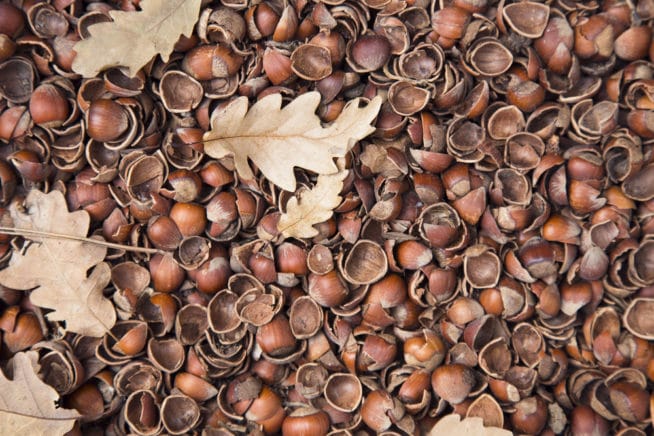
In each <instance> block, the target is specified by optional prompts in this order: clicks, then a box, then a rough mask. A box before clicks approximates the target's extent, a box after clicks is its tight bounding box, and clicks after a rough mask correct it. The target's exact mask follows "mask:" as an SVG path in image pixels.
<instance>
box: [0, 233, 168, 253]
mask: <svg viewBox="0 0 654 436" xmlns="http://www.w3.org/2000/svg"><path fill="white" fill-rule="evenodd" d="M0 233H4V234H6V235H12V236H24V237H28V238H29V237H36V236H39V237H42V238H51V239H68V240H71V241H79V242H84V243H87V244H94V245H101V246H103V247H107V248H114V249H116V250H125V251H132V252H135V253H145V254H166V253H167V252H166V251H164V250H159V249H157V248H144V247H133V246H131V245H122V244H114V243H113V242H107V241H104V240H100V239H92V238H85V237H82V236H73V235H64V234H61V233H51V232H42V231H40V230H30V229H17V228H14V227H0Z"/></svg>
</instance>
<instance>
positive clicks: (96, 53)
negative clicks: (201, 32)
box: [73, 0, 201, 77]
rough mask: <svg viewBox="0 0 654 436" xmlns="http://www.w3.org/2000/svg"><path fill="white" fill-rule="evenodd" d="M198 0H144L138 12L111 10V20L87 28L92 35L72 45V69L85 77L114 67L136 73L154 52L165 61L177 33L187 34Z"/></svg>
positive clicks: (195, 15) (198, 10) (130, 73)
mask: <svg viewBox="0 0 654 436" xmlns="http://www.w3.org/2000/svg"><path fill="white" fill-rule="evenodd" d="M200 3H201V0H143V1H141V2H140V6H141V11H139V12H123V11H110V12H109V14H110V15H111V18H113V20H114V21H113V22H108V23H98V24H94V25H92V26H90V27H89V28H88V30H89V33H90V34H91V36H90V37H89V38H87V39H85V40H83V41H80V42H78V43H77V44H75V47H74V50H75V51H76V52H77V56H76V57H75V60H74V61H73V70H74V71H75V72H76V73H79V74H81V75H83V76H84V77H93V76H96V75H97V74H98V73H99V72H100V71H102V70H104V69H106V68H110V67H115V66H119V65H121V66H125V67H127V68H129V75H130V76H132V77H133V76H135V75H136V73H137V72H138V71H139V70H140V69H141V67H143V65H145V64H147V63H148V62H149V61H150V60H151V59H152V58H153V57H154V56H156V55H157V54H159V55H161V58H162V59H163V60H164V62H166V61H168V56H169V55H170V53H171V52H172V51H173V48H174V46H175V43H176V42H177V40H178V39H179V36H180V35H185V36H190V34H191V32H193V26H195V22H196V21H197V20H198V16H199V15H200Z"/></svg>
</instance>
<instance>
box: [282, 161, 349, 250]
mask: <svg viewBox="0 0 654 436" xmlns="http://www.w3.org/2000/svg"><path fill="white" fill-rule="evenodd" d="M346 175H347V171H341V172H339V173H336V174H331V175H320V176H318V181H317V182H316V186H314V187H313V188H312V189H311V190H309V191H305V192H300V193H297V194H296V195H295V196H294V197H291V198H290V199H289V200H288V202H287V203H286V213H283V214H282V215H281V217H280V218H279V223H278V224H277V230H279V231H280V233H281V234H282V235H284V236H286V237H290V238H313V237H314V236H316V235H317V234H318V230H316V229H315V228H314V227H313V225H314V224H319V223H322V222H324V221H327V220H328V219H329V218H331V216H332V215H333V213H334V208H336V207H338V205H339V204H340V203H341V197H340V196H339V195H338V194H339V193H340V192H341V189H343V179H344V178H345V176H346Z"/></svg>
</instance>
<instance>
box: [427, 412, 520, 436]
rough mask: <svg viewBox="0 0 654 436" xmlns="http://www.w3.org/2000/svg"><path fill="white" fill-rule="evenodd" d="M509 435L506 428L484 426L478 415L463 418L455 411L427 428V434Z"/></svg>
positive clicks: (449, 435) (433, 435) (432, 435)
mask: <svg viewBox="0 0 654 436" xmlns="http://www.w3.org/2000/svg"><path fill="white" fill-rule="evenodd" d="M439 435H448V436H473V435H474V436H511V435H513V433H511V432H510V431H508V430H504V429H501V428H498V427H484V421H483V420H482V419H481V418H478V417H470V418H465V419H464V420H463V421H461V417H460V416H459V415H457V414H456V413H453V414H451V415H446V416H444V417H443V418H441V420H440V421H438V422H437V423H436V425H435V426H433V427H432V428H431V430H429V432H428V433H427V436H439Z"/></svg>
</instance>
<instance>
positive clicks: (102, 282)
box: [0, 190, 116, 337]
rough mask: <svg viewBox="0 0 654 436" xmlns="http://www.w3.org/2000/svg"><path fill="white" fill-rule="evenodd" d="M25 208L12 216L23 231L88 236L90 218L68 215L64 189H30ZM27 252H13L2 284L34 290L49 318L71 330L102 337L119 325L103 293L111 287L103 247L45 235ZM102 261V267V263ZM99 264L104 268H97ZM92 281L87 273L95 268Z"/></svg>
mask: <svg viewBox="0 0 654 436" xmlns="http://www.w3.org/2000/svg"><path fill="white" fill-rule="evenodd" d="M24 207H25V210H22V206H20V205H18V204H17V203H13V204H12V205H11V206H10V208H9V212H10V214H11V218H12V220H13V224H14V227H15V228H17V229H24V230H36V231H40V232H45V233H46V234H47V233H53V234H61V235H70V236H76V237H82V238H84V237H86V233H87V232H88V229H89V223H90V218H89V214H88V213H87V212H86V211H76V212H72V213H70V212H68V208H67V206H66V200H65V199H64V196H63V194H62V193H61V192H59V191H52V192H50V193H48V194H44V193H42V192H40V191H36V190H33V191H30V193H29V194H28V195H27V198H26V199H25V203H24ZM26 238H27V239H29V241H27V242H26V247H25V248H23V250H14V252H13V253H12V256H11V259H10V260H9V266H8V267H7V268H5V269H3V270H2V271H0V284H2V285H4V286H7V287H9V288H13V289H21V290H27V289H32V288H36V289H34V291H32V293H31V294H30V301H31V302H32V303H33V304H35V305H37V306H41V307H46V308H49V309H54V312H51V313H49V314H48V315H47V316H48V318H49V319H52V320H61V321H63V320H65V321H66V328H67V329H68V330H69V331H72V332H76V333H80V334H83V335H87V336H98V337H99V336H102V335H104V333H106V331H107V330H109V329H110V328H111V327H112V326H113V325H114V323H115V322H116V313H115V311H114V307H113V304H112V303H111V301H109V300H107V299H106V298H104V296H103V295H102V291H103V289H104V288H105V287H106V285H107V284H108V283H109V280H110V278H111V274H110V272H109V266H108V265H107V264H105V263H100V262H102V260H104V257H105V255H106V252H107V249H106V248H105V247H102V246H98V245H94V244H89V243H85V242H83V241H75V240H69V239H58V238H51V237H46V236H28V237H26ZM99 263H100V264H99ZM98 264H99V265H98ZM96 265H97V267H96V268H95V269H94V270H93V272H92V273H91V275H90V277H88V278H87V271H88V270H89V268H92V267H94V266H96Z"/></svg>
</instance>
